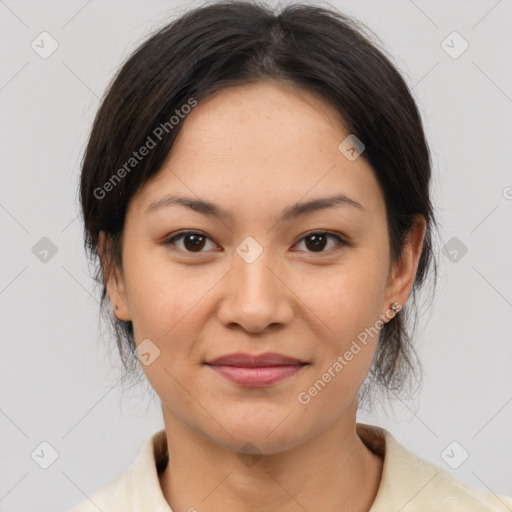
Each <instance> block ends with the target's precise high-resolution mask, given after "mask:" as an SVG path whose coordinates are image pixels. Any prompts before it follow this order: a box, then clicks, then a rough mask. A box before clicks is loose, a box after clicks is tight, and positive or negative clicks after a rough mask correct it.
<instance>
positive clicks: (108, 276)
mask: <svg viewBox="0 0 512 512" xmlns="http://www.w3.org/2000/svg"><path fill="white" fill-rule="evenodd" d="M106 244H107V236H106V234H105V232H104V231H101V232H100V236H99V240H98V255H99V257H100V262H101V266H102V268H103V275H104V279H105V287H106V288H107V293H108V297H109V300H110V304H111V306H112V311H113V313H114V315H115V316H116V318H117V319H119V320H122V321H124V322H128V321H130V320H131V315H130V312H129V309H128V304H127V300H126V291H125V285H124V279H123V277H122V276H121V275H119V273H118V271H117V269H116V268H114V267H113V266H112V264H111V262H110V260H109V258H108V257H107V256H106Z"/></svg>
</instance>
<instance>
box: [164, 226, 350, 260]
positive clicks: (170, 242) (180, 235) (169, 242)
mask: <svg viewBox="0 0 512 512" xmlns="http://www.w3.org/2000/svg"><path fill="white" fill-rule="evenodd" d="M186 235H199V236H203V237H205V238H208V239H209V240H211V238H210V237H209V236H207V235H206V234H204V233H201V232H200V231H182V232H181V233H178V234H175V235H173V236H172V237H170V238H167V239H166V240H164V244H165V245H173V246H175V242H176V240H178V239H180V238H183V237H184V236H186ZM312 235H328V236H330V237H332V238H335V239H336V240H337V242H338V244H337V245H336V246H334V247H332V248H331V249H329V250H327V251H320V252H317V253H315V252H313V251H306V252H309V253H310V254H315V255H316V254H318V255H320V254H327V253H329V252H330V251H332V250H333V249H334V250H337V249H341V247H343V246H350V244H349V243H348V242H347V241H346V240H344V239H343V238H341V237H340V236H339V235H336V234H334V233H331V232H330V231H310V232H309V233H306V234H305V235H304V236H303V237H302V238H301V239H300V240H299V242H297V243H300V242H302V241H303V240H304V239H305V238H308V237H310V236H312ZM175 247H176V246H175ZM183 252H185V253H186V254H202V253H204V252H206V251H199V252H196V253H194V252H193V251H186V250H184V251H183ZM299 252H300V251H299Z"/></svg>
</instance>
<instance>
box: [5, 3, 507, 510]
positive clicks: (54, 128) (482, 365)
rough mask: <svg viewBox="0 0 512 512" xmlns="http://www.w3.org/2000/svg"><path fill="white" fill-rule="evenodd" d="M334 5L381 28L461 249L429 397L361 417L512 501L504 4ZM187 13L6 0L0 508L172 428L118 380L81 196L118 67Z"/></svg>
mask: <svg viewBox="0 0 512 512" xmlns="http://www.w3.org/2000/svg"><path fill="white" fill-rule="evenodd" d="M188 5H199V4H198V2H195V3H193V4H188ZM332 5H334V6H336V7H337V8H339V9H340V10H342V11H343V12H345V13H347V14H352V15H354V16H356V17H357V18H359V19H360V20H361V21H363V22H364V23H366V24H367V25H368V26H369V27H370V28H371V29H372V30H374V31H375V32H376V33H377V35H378V36H379V37H380V38H381V39H382V41H383V42H384V43H385V46H386V48H387V49H388V51H389V52H390V53H391V54H392V55H393V56H394V60H395V63H396V64H397V66H398V67H399V68H400V69H401V71H402V72H403V73H404V75H405V77H406V79H407V81H408V82H409V83H410V84H411V86H412V87H413V90H414V94H415V96H416V98H417V101H418V104H419V106H420V109H421V111H422V115H423V117H424V122H425V127H426V130H427V135H428V138H429V141H430V145H431V149H432V155H433V163H434V173H435V179H434V183H433V193H434V201H435V204H436V205H437V210H438V213H439V220H440V222H441V224H442V227H443V231H442V243H443V244H446V243H448V247H449V249H450V251H452V254H451V255H450V257H448V256H447V255H446V254H445V253H443V252H442V251H441V248H439V260H440V264H441V276H440V281H439V285H438V289H437V296H436V299H435V303H434V305H433V307H432V308H431V309H430V310H427V311H426V312H425V314H424V315H423V317H422V320H421V323H420V326H419V329H418V332H417V336H416V344H417V346H418V349H419V353H420V356H421V358H422V361H423V364H424V370H425V378H424V382H423V386H422V388H421V392H420V393H419V394H418V395H417V398H416V399H415V400H414V401H410V402H405V401H400V400H395V401H394V403H393V404H392V406H391V405H385V406H384V407H382V408H378V409H377V410H376V411H375V412H374V413H373V414H371V415H370V414H366V413H365V414H361V416H360V421H363V422H368V423H373V424H378V425H381V426H383V427H385V428H388V429H389V430H390V431H391V432H392V434H393V435H394V436H395V437H396V438H397V439H398V440H399V441H400V442H401V443H402V444H404V445H405V446H406V447H407V448H409V449H410V450H412V451H414V452H415V453H416V454H418V455H419V456H421V457H424V458H426V459H428V460H430V461H432V462H434V463H436V464H438V465H440V466H442V467H444V468H446V469H447V470H449V471H451V472H452V473H453V474H454V475H456V476H457V477H458V478H459V479H461V480H463V481H465V482H467V483H469V484H471V485H473V486H475V487H478V488H482V489H489V490H492V491H493V492H496V493H499V494H505V495H512V465H511V464H510V461H511V460H512V436H511V435H510V433H511V425H512V372H511V371H510V366H511V364H510V363H511V361H512V343H511V330H512V314H511V313H512V266H511V261H512V259H511V254H512V229H511V227H512V173H511V170H510V162H511V160H512V159H511V153H512V149H511V148H512V144H511V142H512V139H511V135H512V129H511V127H510V118H511V113H512V68H511V64H510V62H511V59H510V55H511V54H512V48H511V42H512V1H511V0H500V1H495V0H485V1H459V2H457V1H451V2H447V1H420V0H415V1H412V0H401V1H385V2H384V1H380V2H379V1H358V2H349V1H337V2H332ZM186 7H187V4H185V2H170V1H167V2H159V1H150V2H142V1H137V2H134V1H124V2H120V1H111V2H108V3H107V2H100V1H98V0H92V1H89V2H87V1H83V0H80V1H69V2H56V1H52V2H36V1H33V2H24V1H16V0H7V1H6V2H1V1H0V15H1V21H0V27H1V31H0V34H1V35H0V37H1V46H0V48H1V50H0V51H1V57H2V67H1V71H0V104H1V109H2V114H3V117H2V123H1V134H0V136H1V140H2V144H1V147H2V151H1V153H0V155H1V160H2V165H1V172H2V187H1V189H0V221H1V229H2V233H1V236H2V265H1V267H0V315H1V317H0V318H1V326H2V337H1V344H2V346H1V354H2V357H1V370H0V390H1V396H0V429H1V436H0V450H1V452H0V510H2V511H6V510H10V511H21V510H24V511H34V512H35V511H43V510H44V511H50V510H64V509H66V508H67V507H71V506H72V505H75V504H77V503H78V502H80V501H82V500H83V499H85V496H86V495H90V494H91V493H92V492H93V491H95V490H96V489H98V488H99V487H101V486H102V485H103V484H105V483H107V482H108V481H110V480H111V479H112V478H114V477H115V476H116V475H117V474H118V473H120V472H121V471H122V470H124V469H125V468H126V467H127V466H128V465H129V464H130V463H131V462H132V461H133V460H134V459H135V457H136V456H137V454H138V453H139V450H140V448H141V446H142V443H143V441H144V440H145V439H146V438H147V437H149V436H150V435H151V434H152V433H153V432H155V431H156V430H159V429H160V428H163V422H162V419H161V411H160V408H159V404H158V402H157V400H156V399H155V398H154V396H151V395H150V394H148V392H147V390H146V389H143V388H135V389H131V390H128V389H125V390H123V389H121V388H120V387H116V386H115V381H116V379H117V378H118V377H119V375H120V373H119V366H120V364H119V361H118V359H117V355H116V352H115V345H114V341H113V338H112V336H111V335H110V333H109V332H108V331H107V329H106V328H105V327H102V326H101V325H100V323H99V320H98V298H99V290H98V289H96V288H95V286H94V282H93V280H92V279H91V277H90V273H91V269H90V268H89V266H88V264H87V262H86V259H85V255H84V252H83V249H82V228H81V226H80V222H79V219H78V217H77V214H78V203H77V198H76V190H77V182H78V176H79V163H80V159H81V156H82V152H83V149H84V145H85V142H86V138H87V135H88V132H89V129H90V126H91V123H92V120H93V116H94V114H95V112H96V109H97V108H98V106H99V98H100V97H101V95H102V94H103V92H104V90H105V87H106V85H107V83H108V81H109V80H110V78H111V77H112V75H113V73H114V71H115V70H116V69H117V68H118V67H119V65H120V64H121V62H122V61H123V60H124V59H125V58H126V57H127V56H128V55H129V54H130V53H131V51H133V50H134V49H135V48H136V47H137V46H138V44H139V43H140V42H141V41H142V40H143V39H144V38H145V37H146V35H147V34H148V32H149V31H150V30H153V29H154V28H156V27H158V26H161V25H163V24H165V23H166V21H168V20H169V18H171V17H174V16H176V15H178V14H180V13H181V12H183V11H184V10H185V9H186ZM43 31H47V32H48V33H49V34H51V36H52V38H54V39H55V40H56V41H57V43H58V48H57V50H56V51H55V52H54V53H53V54H52V55H50V56H49V57H48V58H46V59H43V58H42V57H41V56H40V55H39V54H38V53H36V51H34V50H33V49H32V47H31V43H32V41H34V40H35V41H36V43H37V42H38V41H39V45H42V43H41V42H40V36H39V34H40V33H41V32H43ZM453 31H457V32H458V33H459V34H460V35H461V36H462V37H463V38H464V40H466V41H467V42H468V44H469V47H468V49H467V50H466V51H465V52H464V53H462V54H461V55H458V56H457V58H453V57H454V55H455V54H457V53H459V52H460V50H461V49H462V48H463V46H462V45H463V41H462V40H460V39H457V38H455V39H454V38H453V36H452V37H451V38H448V40H447V42H446V43H444V48H443V45H442V42H443V41H444V40H446V38H447V37H448V36H449V35H450V34H451V33H452V32H453ZM49 44H50V40H49V39H47V40H46V43H45V48H46V49H48V48H50V46H49ZM447 45H448V47H451V48H447ZM445 49H446V50H448V51H449V52H451V53H452V55H451V56H450V55H449V54H448V53H447V52H446V51H445ZM43 237H47V238H48V239H49V240H51V242H52V243H53V244H54V245H55V247H56V249H57V252H56V254H54V255H53V256H52V253H51V252H50V253H49V254H48V256H47V261H46V262H43V261H41V260H40V258H39V257H36V254H34V252H36V253H37V249H39V250H41V248H40V246H39V245H36V244H38V243H39V244H42V246H44V245H45V244H48V242H47V241H43V242H40V240H41V239H42V238H43ZM34 246H36V249H34V252H33V248H34ZM464 246H465V247H466V248H467V253H465V254H463V250H462V249H463V247H464ZM453 251H455V252H453ZM43 441H46V442H48V443H50V444H51V445H52V446H53V447H54V448H55V450H56V451H57V453H58V458H57V460H56V461H55V462H54V463H53V464H52V465H51V466H50V467H49V468H48V469H42V468H41V467H40V466H39V465H38V464H37V463H36V462H35V460H34V459H33V458H32V456H31V454H32V453H33V452H34V450H36V453H40V452H41V446H40V443H41V442H43ZM453 441H456V442H457V443H458V445H455V448H454V447H453V445H452V446H451V447H450V448H449V449H448V454H449V455H450V458H447V457H445V458H443V457H442V455H441V454H442V453H443V451H444V450H445V448H446V447H447V446H448V445H449V444H450V443H452V442H453ZM44 446H45V445H43V448H44ZM452 448H453V451H451V449H452ZM462 450H466V451H467V452H468V453H469V458H468V459H467V460H465V461H464V462H463V463H462V464H461V465H460V466H459V467H458V468H457V469H453V468H451V467H450V466H449V465H448V464H447V462H446V460H449V461H450V463H451V464H452V465H457V464H458V463H460V461H461V460H462V455H463V453H464V452H463V451H462ZM43 451H44V453H45V454H46V455H45V457H47V456H48V454H49V453H50V450H49V449H46V450H43ZM35 458H36V457H35ZM43 463H44V461H43Z"/></svg>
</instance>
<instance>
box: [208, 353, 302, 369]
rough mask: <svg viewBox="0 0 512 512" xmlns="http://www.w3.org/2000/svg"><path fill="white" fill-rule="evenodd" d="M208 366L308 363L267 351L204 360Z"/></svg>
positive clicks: (264, 365)
mask: <svg viewBox="0 0 512 512" xmlns="http://www.w3.org/2000/svg"><path fill="white" fill-rule="evenodd" d="M206 364H208V365H210V366H238V367H241V368H262V367H267V366H301V365H305V364H308V363H306V362H304V361H301V360H300V359H296V358H294V357H289V356H285V355H283V354H277V353H275V352H267V353H265V354H259V355H251V354H245V353H242V352H237V353H235V354H228V355H225V356H221V357H218V358H216V359H213V360H211V361H208V362H206Z"/></svg>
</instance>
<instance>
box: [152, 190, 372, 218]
mask: <svg viewBox="0 0 512 512" xmlns="http://www.w3.org/2000/svg"><path fill="white" fill-rule="evenodd" d="M173 205H181V206H185V207H187V208H190V209H191V210H194V211H195V212H198V213H201V214H203V215H208V216H211V217H217V218H220V219H230V220H232V219H233V214H232V213H231V212H228V211H226V210H224V209H223V208H221V207H220V206H218V205H216V204H213V203H211V202H209V201H205V200H204V199H194V198H192V197H184V196H175V195H168V196H165V197H163V198H161V199H158V200H156V201H153V202H152V203H151V204H150V205H149V207H148V209H147V210H146V213H150V212H154V211H157V210H161V209H162V208H167V207H169V206H173ZM334 206H353V207H355V208H358V209H360V210H364V207H363V205H362V204H361V203H359V202H357V201H356V200H355V199H352V198H350V197H348V196H346V195H345V194H338V195H335V196H330V197H321V198H318V199H312V200H311V201H307V202H302V203H300V202H299V203H295V204H293V205H291V206H287V207H286V208H284V210H283V211H282V212H281V215H280V217H279V219H278V222H283V221H287V220H291V219H295V218H297V217H299V216H302V215H306V214H308V213H312V212H316V211H319V210H324V209H326V208H332V207H334Z"/></svg>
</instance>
